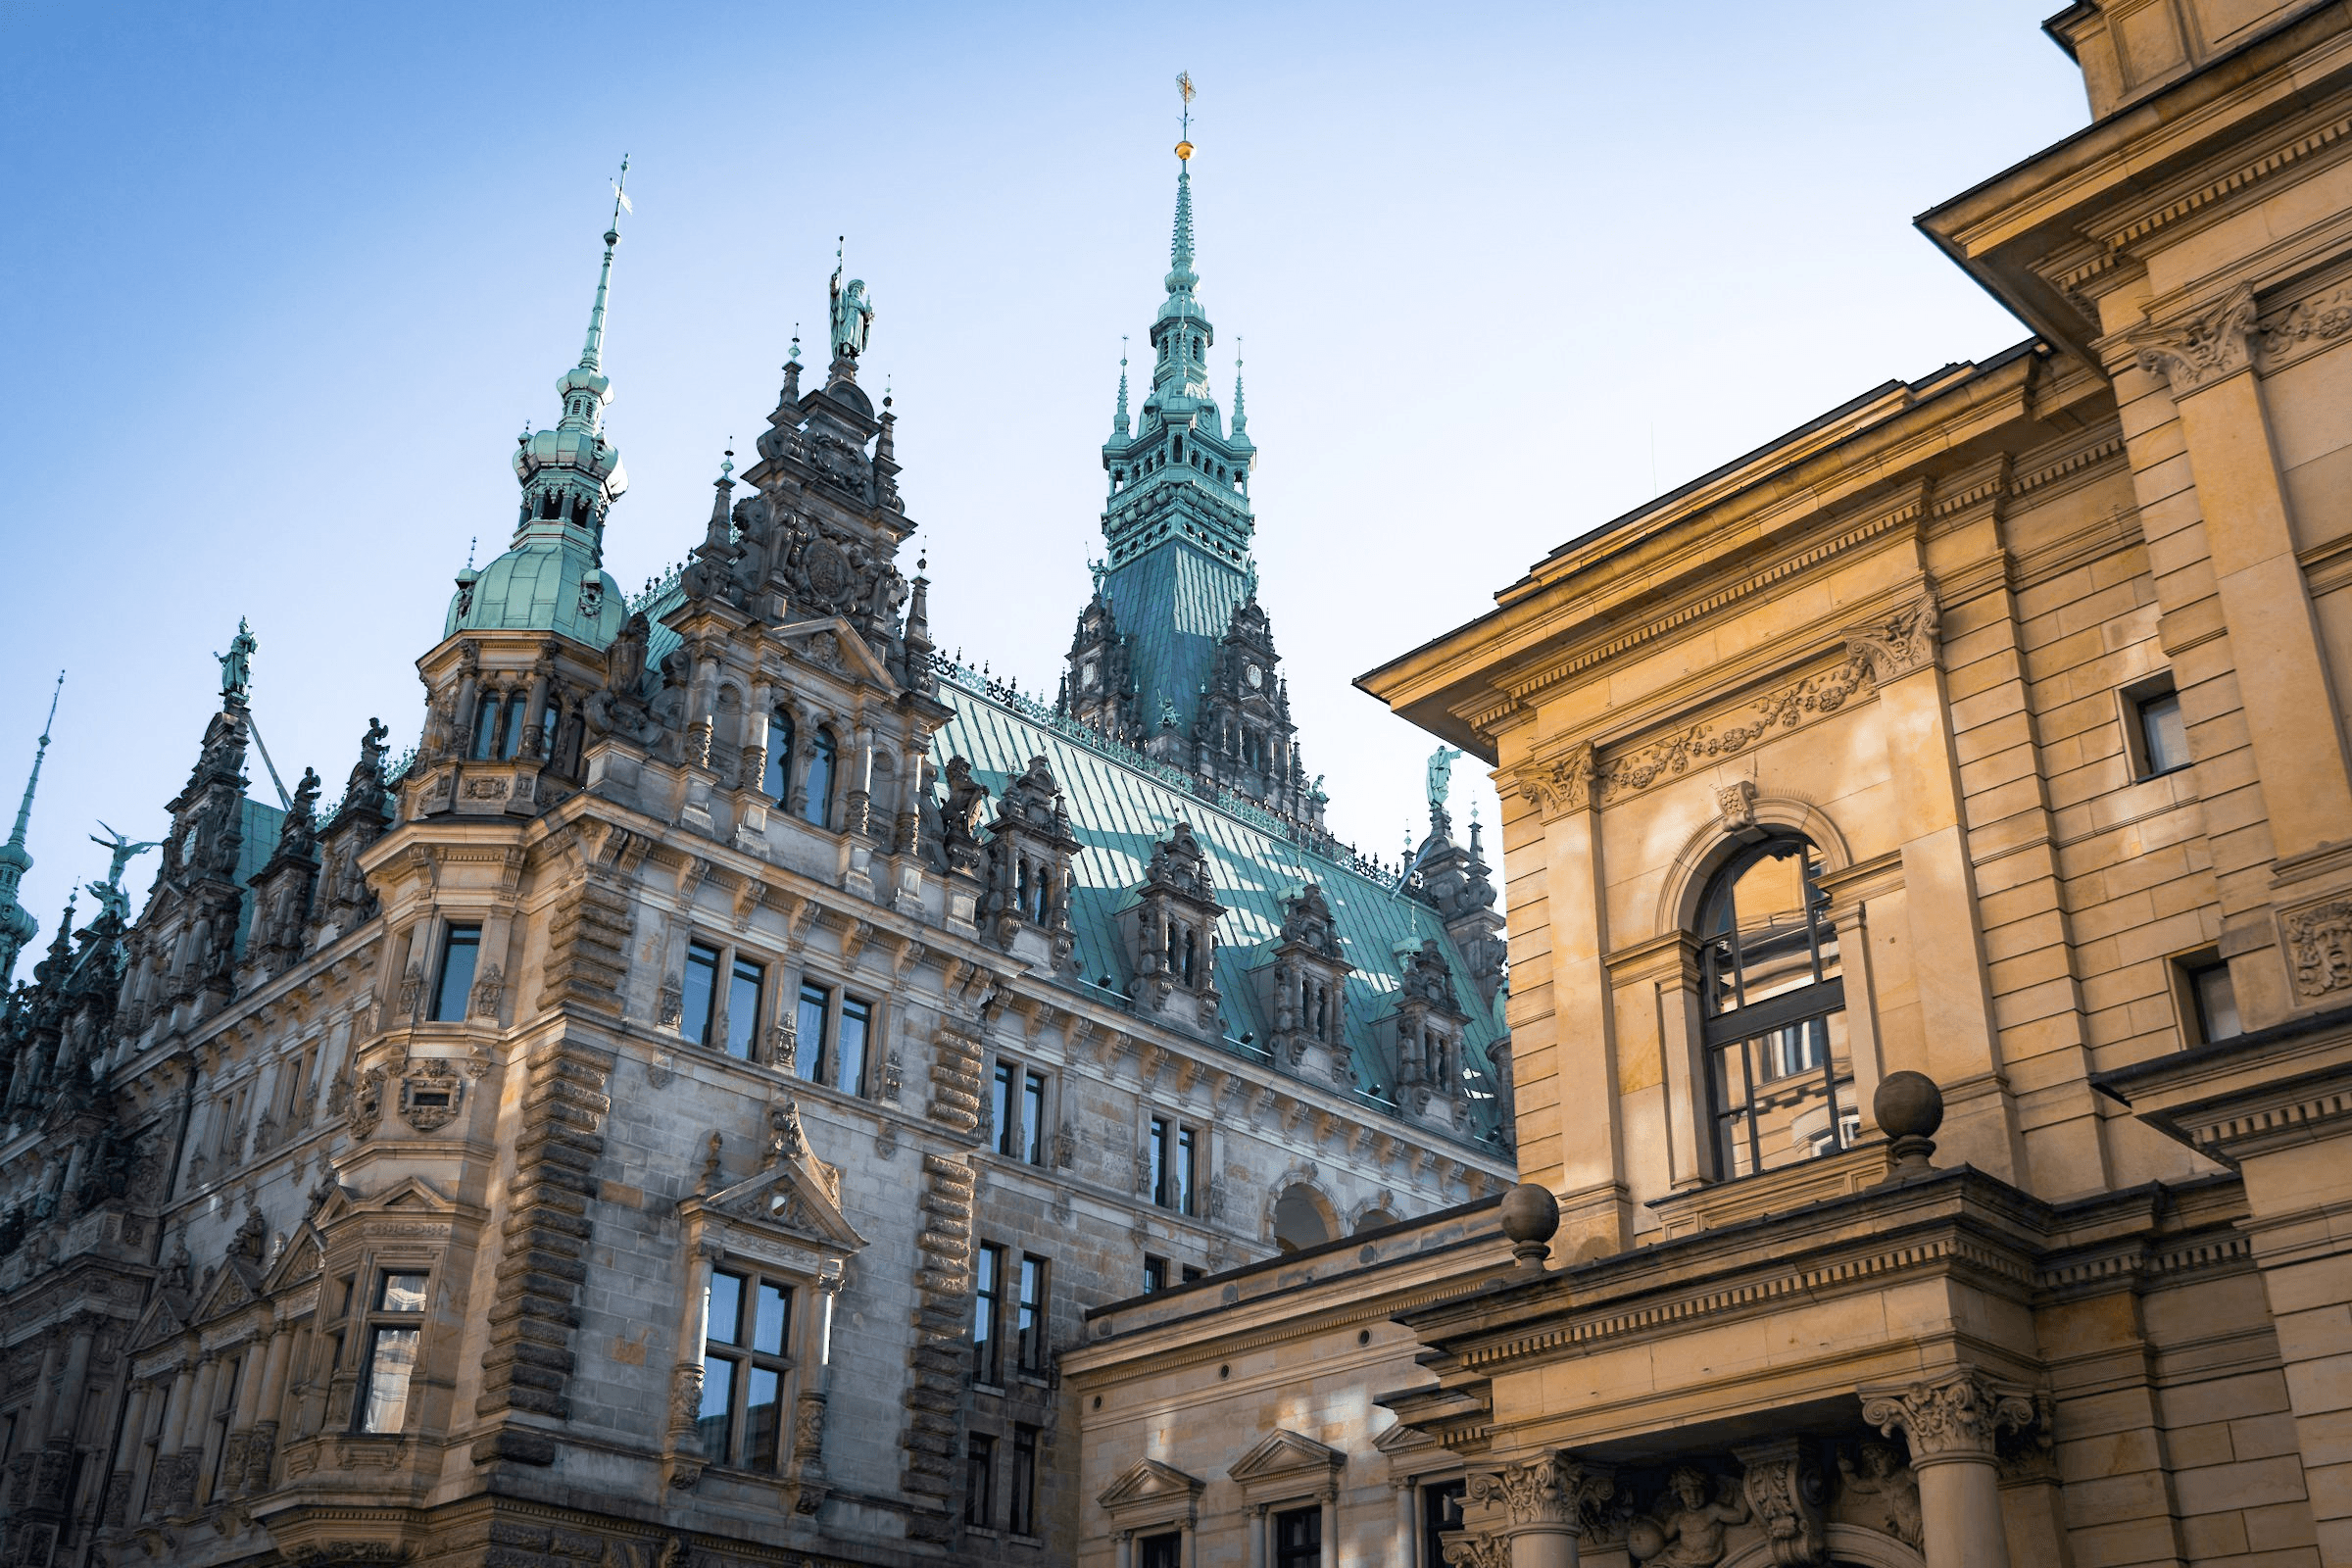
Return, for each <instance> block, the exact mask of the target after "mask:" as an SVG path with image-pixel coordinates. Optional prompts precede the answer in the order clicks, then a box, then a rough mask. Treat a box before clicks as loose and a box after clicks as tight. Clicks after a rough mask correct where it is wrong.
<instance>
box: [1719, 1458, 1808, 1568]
mask: <svg viewBox="0 0 2352 1568" xmlns="http://www.w3.org/2000/svg"><path fill="white" fill-rule="evenodd" d="M1734 1452H1735V1454H1736V1455H1737V1457H1738V1458H1739V1460H1740V1465H1741V1467H1742V1469H1743V1471H1744V1474H1743V1475H1742V1476H1741V1478H1740V1490H1741V1491H1742V1492H1743V1493H1744V1494H1745V1495H1746V1497H1747V1506H1748V1508H1749V1510H1750V1511H1751V1512H1752V1513H1754V1515H1755V1520H1756V1523H1757V1524H1758V1525H1759V1526H1761V1527H1762V1528H1763V1531H1764V1539H1765V1540H1766V1541H1767V1542H1768V1543H1770V1544H1771V1546H1772V1560H1773V1561H1774V1562H1775V1563H1778V1564H1780V1565H1782V1568H1819V1565H1820V1564H1821V1563H1823V1562H1825V1561H1827V1555H1826V1554H1827V1553H1828V1551H1829V1538H1828V1536H1827V1535H1825V1534H1824V1532H1823V1529H1822V1517H1821V1502H1822V1497H1823V1495H1824V1494H1825V1491H1826V1489H1825V1487H1824V1485H1823V1482H1822V1476H1821V1468H1820V1466H1819V1465H1817V1464H1815V1463H1814V1461H1813V1456H1812V1454H1811V1453H1810V1452H1809V1451H1807V1449H1806V1447H1805V1445H1804V1444H1803V1443H1801V1442H1800V1441H1798V1440H1797V1439H1795V1438H1783V1439H1781V1440H1780V1441H1778V1442H1776V1443H1766V1444H1759V1445H1757V1446H1753V1447H1747V1448H1739V1449H1735V1450H1734Z"/></svg>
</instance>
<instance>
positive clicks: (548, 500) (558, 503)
mask: <svg viewBox="0 0 2352 1568" xmlns="http://www.w3.org/2000/svg"><path fill="white" fill-rule="evenodd" d="M563 509H564V498H563V497H562V496H559V495H557V494H556V493H555V492H554V491H553V490H542V491H540V492H539V515H540V517H541V519H542V520H544V521H547V522H553V521H555V520H556V519H557V518H558V517H560V516H562V515H564V510H563Z"/></svg>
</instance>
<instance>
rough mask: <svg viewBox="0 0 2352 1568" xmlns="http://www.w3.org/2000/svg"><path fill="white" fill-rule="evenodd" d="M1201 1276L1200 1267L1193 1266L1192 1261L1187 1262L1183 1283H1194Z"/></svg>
mask: <svg viewBox="0 0 2352 1568" xmlns="http://www.w3.org/2000/svg"><path fill="white" fill-rule="evenodd" d="M1200 1278H1201V1271H1200V1270H1199V1269H1197V1268H1195V1267H1193V1265H1192V1264H1190V1263H1187V1264H1185V1265H1184V1281H1183V1283H1185V1284H1187V1285H1190V1284H1192V1283H1193V1282H1194V1281H1196V1280H1198V1279H1200Z"/></svg>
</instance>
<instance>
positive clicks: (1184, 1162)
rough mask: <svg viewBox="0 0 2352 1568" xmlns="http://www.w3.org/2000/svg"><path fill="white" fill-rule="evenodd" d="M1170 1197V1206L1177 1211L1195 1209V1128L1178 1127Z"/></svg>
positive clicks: (1183, 1212) (1184, 1212)
mask: <svg viewBox="0 0 2352 1568" xmlns="http://www.w3.org/2000/svg"><path fill="white" fill-rule="evenodd" d="M1168 1197H1169V1202H1168V1206H1169V1207H1170V1208H1172V1209H1174V1210H1176V1212H1177V1213H1179V1214H1190V1213H1191V1212H1192V1211H1193V1130H1192V1129H1191V1128H1190V1127H1179V1128H1177V1129H1176V1165H1175V1171H1174V1186H1173V1188H1172V1190H1171V1191H1170V1193H1169V1195H1168Z"/></svg>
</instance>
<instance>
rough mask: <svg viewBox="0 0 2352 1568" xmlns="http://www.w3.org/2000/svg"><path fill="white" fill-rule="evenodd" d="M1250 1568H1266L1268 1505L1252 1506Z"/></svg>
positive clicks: (1257, 1503) (1254, 1503)
mask: <svg viewBox="0 0 2352 1568" xmlns="http://www.w3.org/2000/svg"><path fill="white" fill-rule="evenodd" d="M1250 1568H1266V1505H1265V1504H1264V1503H1262V1502H1253V1503H1251V1504H1250Z"/></svg>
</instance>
